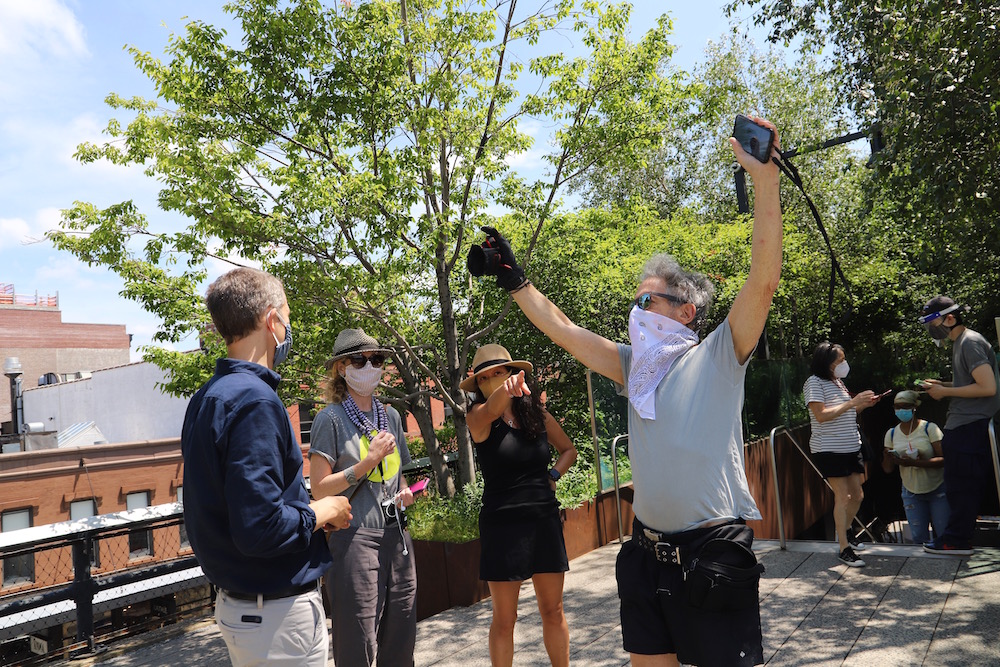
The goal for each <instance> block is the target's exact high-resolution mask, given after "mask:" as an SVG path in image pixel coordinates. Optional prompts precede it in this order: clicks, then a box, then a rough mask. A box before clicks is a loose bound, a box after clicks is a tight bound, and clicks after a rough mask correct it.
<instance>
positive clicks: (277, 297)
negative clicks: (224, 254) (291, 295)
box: [205, 267, 286, 345]
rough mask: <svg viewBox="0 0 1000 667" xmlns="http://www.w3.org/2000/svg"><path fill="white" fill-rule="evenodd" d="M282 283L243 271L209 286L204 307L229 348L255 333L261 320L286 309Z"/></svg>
mask: <svg viewBox="0 0 1000 667" xmlns="http://www.w3.org/2000/svg"><path fill="white" fill-rule="evenodd" d="M285 301H286V299H285V288H284V287H283V286H282V284H281V280H280V279H278V278H276V277H275V276H272V275H271V274H269V273H264V272H263V271H258V270H256V269H249V268H245V267H240V268H238V269H233V270H232V271H230V272H229V273H226V274H223V275H222V276H220V277H219V278H217V279H216V280H215V282H213V283H212V284H211V285H209V286H208V291H207V292H206V293H205V305H206V306H208V312H209V314H210V315H211V316H212V322H213V323H214V324H215V328H216V330H217V331H218V332H219V333H220V334H221V335H222V338H223V339H224V340H225V341H226V344H227V345H228V344H230V343H232V342H233V341H235V340H239V339H240V338H243V337H244V336H247V335H248V334H251V333H253V332H254V331H255V330H256V329H257V326H258V323H259V320H260V316H261V315H263V314H264V313H265V312H267V311H268V310H270V309H271V308H281V307H282V306H283V305H285Z"/></svg>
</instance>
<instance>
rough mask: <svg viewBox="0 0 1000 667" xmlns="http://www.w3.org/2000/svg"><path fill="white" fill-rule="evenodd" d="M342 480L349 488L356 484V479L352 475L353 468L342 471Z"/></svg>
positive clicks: (355, 476)
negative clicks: (345, 481)
mask: <svg viewBox="0 0 1000 667" xmlns="http://www.w3.org/2000/svg"><path fill="white" fill-rule="evenodd" d="M344 479H346V480H347V483H348V484H349V485H351V486H354V485H355V484H357V483H358V477H357V475H355V474H354V466H351V467H350V468H345V469H344Z"/></svg>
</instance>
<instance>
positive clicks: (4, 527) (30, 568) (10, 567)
mask: <svg viewBox="0 0 1000 667" xmlns="http://www.w3.org/2000/svg"><path fill="white" fill-rule="evenodd" d="M24 528H31V510H30V509H23V510H10V511H8V512H4V513H3V514H2V515H0V531H2V532H4V533H7V532H10V531H12V530H22V529H24ZM34 580H35V554H33V553H28V554H21V555H20V556H9V557H7V558H4V559H3V585H4V586H16V585H18V584H27V583H31V582H33V581H34Z"/></svg>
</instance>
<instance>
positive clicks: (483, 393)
mask: <svg viewBox="0 0 1000 667" xmlns="http://www.w3.org/2000/svg"><path fill="white" fill-rule="evenodd" d="M472 368H473V374H472V375H471V376H470V377H468V378H466V379H465V380H464V381H463V382H462V383H461V385H459V386H460V387H461V388H462V389H463V390H465V391H468V392H475V399H474V401H473V405H472V407H471V408H470V409H469V414H468V416H467V418H466V422H467V424H468V426H469V433H470V434H471V435H472V441H473V442H474V443H475V445H476V456H477V458H478V461H479V467H480V469H481V470H482V473H483V481H484V483H485V489H484V491H483V507H482V510H481V511H480V513H479V534H480V543H481V545H482V552H481V553H482V555H481V558H480V563H479V570H480V574H479V577H480V579H483V580H484V581H486V582H487V583H488V584H489V587H490V595H491V597H492V600H493V620H492V623H491V624H490V639H489V647H490V662H491V663H492V664H493V665H511V664H512V663H513V660H514V623H515V621H516V620H517V601H518V596H519V593H520V590H521V582H523V581H524V580H525V579H528V578H531V581H532V584H533V585H534V588H535V597H536V598H537V600H538V611H539V615H540V616H541V618H542V639H543V642H544V643H545V650H546V652H547V653H548V655H549V660H550V661H551V663H552V664H553V665H559V666H562V665H568V664H569V628H568V627H567V625H566V616H565V614H564V613H563V603H562V593H563V578H564V576H565V575H564V573H565V572H566V571H567V570H569V561H568V560H567V558H566V544H565V542H564V541H563V534H562V523H561V521H560V518H559V503H558V501H557V500H556V496H555V488H556V482H557V481H558V480H559V478H560V477H561V476H562V475H563V474H564V473H565V472H566V471H567V470H568V469H569V467H570V466H571V465H573V462H574V461H575V460H576V448H575V447H574V446H573V443H572V441H571V440H570V439H569V437H568V436H567V435H566V433H565V432H564V431H563V429H562V427H561V426H559V423H558V422H557V421H556V420H555V419H554V418H553V417H552V415H550V414H549V413H548V412H547V411H546V410H545V409H544V408H543V407H542V404H541V401H540V400H539V392H538V391H537V388H532V387H531V385H529V383H528V382H527V380H526V379H525V375H524V374H525V371H531V369H532V366H531V364H530V363H529V362H527V361H521V360H516V361H515V360H513V359H512V358H511V356H510V353H509V352H508V351H507V350H506V348H504V347H503V346H501V345H495V344H491V345H484V346H483V347H481V348H479V350H477V351H476V356H475V357H474V358H473V360H472ZM550 445H551V446H553V447H555V448H556V451H557V452H558V453H559V458H558V459H557V460H556V463H555V465H553V466H552V467H551V468H550V467H549V463H550V461H551V452H550V450H549V446H550Z"/></svg>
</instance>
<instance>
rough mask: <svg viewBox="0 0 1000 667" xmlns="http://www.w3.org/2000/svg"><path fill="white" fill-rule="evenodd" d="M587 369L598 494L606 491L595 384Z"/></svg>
mask: <svg viewBox="0 0 1000 667" xmlns="http://www.w3.org/2000/svg"><path fill="white" fill-rule="evenodd" d="M590 376H591V372H590V369H589V368H588V369H587V403H588V404H589V405H590V435H591V437H592V438H593V439H594V466H595V470H596V471H597V493H600V492H601V491H603V490H604V488H603V483H602V480H601V444H600V441H599V440H598V439H597V415H596V414H595V413H594V384H593V382H591V379H590Z"/></svg>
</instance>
